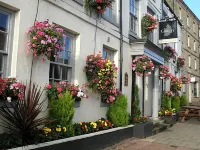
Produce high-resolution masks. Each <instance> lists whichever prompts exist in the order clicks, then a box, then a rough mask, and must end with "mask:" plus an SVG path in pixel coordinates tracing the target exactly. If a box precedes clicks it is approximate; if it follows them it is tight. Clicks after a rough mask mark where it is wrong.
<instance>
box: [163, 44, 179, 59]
mask: <svg viewBox="0 0 200 150" xmlns="http://www.w3.org/2000/svg"><path fill="white" fill-rule="evenodd" d="M164 52H165V54H166V55H167V60H169V59H171V58H173V59H174V58H175V57H176V55H178V54H177V52H176V50H175V49H173V48H172V47H171V46H165V48H164Z"/></svg>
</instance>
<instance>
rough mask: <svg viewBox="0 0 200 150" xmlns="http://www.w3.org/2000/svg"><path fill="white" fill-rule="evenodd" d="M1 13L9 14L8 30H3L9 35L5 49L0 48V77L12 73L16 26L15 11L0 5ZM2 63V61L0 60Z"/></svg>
mask: <svg viewBox="0 0 200 150" xmlns="http://www.w3.org/2000/svg"><path fill="white" fill-rule="evenodd" d="M0 13H4V14H6V15H8V26H7V29H8V30H7V31H1V30H0V32H1V33H4V34H6V35H7V37H6V44H5V49H4V50H1V49H0V55H2V58H3V62H2V70H0V77H3V78H4V77H7V76H9V74H10V68H11V58H12V39H13V27H14V13H13V12H12V11H11V10H8V9H6V8H3V7H1V6H0ZM0 63H1V62H0Z"/></svg>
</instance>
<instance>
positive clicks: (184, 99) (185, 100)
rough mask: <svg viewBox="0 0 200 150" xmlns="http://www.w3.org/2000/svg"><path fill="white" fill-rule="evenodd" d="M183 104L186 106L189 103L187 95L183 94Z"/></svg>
mask: <svg viewBox="0 0 200 150" xmlns="http://www.w3.org/2000/svg"><path fill="white" fill-rule="evenodd" d="M180 104H181V106H185V105H188V100H187V98H186V95H182V96H181V102H180Z"/></svg>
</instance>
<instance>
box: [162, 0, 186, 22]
mask: <svg viewBox="0 0 200 150" xmlns="http://www.w3.org/2000/svg"><path fill="white" fill-rule="evenodd" d="M164 4H165V5H166V6H167V7H168V8H169V11H170V12H171V13H172V14H173V15H174V18H175V19H176V20H177V21H178V23H179V24H180V26H183V24H182V23H181V21H180V20H179V18H178V17H177V16H176V14H175V13H174V11H173V10H172V8H171V7H170V5H169V4H168V2H167V1H166V0H164Z"/></svg>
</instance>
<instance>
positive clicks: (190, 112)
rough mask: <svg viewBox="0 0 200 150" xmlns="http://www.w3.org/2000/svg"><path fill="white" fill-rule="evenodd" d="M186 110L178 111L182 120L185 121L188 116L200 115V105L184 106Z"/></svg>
mask: <svg viewBox="0 0 200 150" xmlns="http://www.w3.org/2000/svg"><path fill="white" fill-rule="evenodd" d="M182 109H185V110H184V111H180V112H178V116H179V117H180V121H181V122H185V119H187V118H188V117H200V107H198V106H183V107H182Z"/></svg>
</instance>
